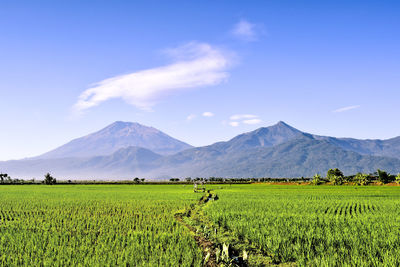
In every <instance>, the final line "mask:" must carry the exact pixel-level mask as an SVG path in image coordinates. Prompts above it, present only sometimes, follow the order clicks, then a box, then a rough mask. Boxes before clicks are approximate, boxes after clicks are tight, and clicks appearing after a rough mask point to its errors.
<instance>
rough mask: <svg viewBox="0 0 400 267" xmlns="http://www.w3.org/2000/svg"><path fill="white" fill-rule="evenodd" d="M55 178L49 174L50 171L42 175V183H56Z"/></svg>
mask: <svg viewBox="0 0 400 267" xmlns="http://www.w3.org/2000/svg"><path fill="white" fill-rule="evenodd" d="M56 182H57V181H56V178H54V177H53V176H51V174H50V173H47V174H46V175H45V176H44V183H45V184H50V185H51V184H56Z"/></svg>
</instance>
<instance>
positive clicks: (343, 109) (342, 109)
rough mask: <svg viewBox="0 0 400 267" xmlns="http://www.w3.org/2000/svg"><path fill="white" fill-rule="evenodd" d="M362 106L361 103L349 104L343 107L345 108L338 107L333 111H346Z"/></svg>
mask: <svg viewBox="0 0 400 267" xmlns="http://www.w3.org/2000/svg"><path fill="white" fill-rule="evenodd" d="M360 107H361V106H360V105H355V106H348V107H343V108H339V109H336V110H334V111H333V112H334V113H340V112H345V111H349V110H352V109H357V108H360Z"/></svg>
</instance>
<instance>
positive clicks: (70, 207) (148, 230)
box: [0, 185, 203, 266]
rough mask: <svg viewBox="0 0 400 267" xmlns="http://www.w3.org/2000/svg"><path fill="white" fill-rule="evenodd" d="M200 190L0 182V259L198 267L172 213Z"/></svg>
mask: <svg viewBox="0 0 400 267" xmlns="http://www.w3.org/2000/svg"><path fill="white" fill-rule="evenodd" d="M190 189H192V188H190ZM198 197H199V196H198V195H195V194H193V191H192V190H189V189H187V188H186V187H184V186H182V185H180V186H175V185H157V186H151V185H140V186H129V185H64V186H63V185H56V186H40V185H30V186H29V185H21V186H0V265H1V266H15V265H24V266H41V265H45V266H54V265H57V266H60V265H62V266H93V265H96V266H99V265H101V266H116V265H117V266H122V265H124V266H126V265H130V266H200V265H201V262H202V260H203V255H202V251H201V250H200V249H199V248H198V247H197V245H196V242H195V240H194V239H193V237H192V236H190V234H189V232H188V231H187V229H186V228H185V227H183V226H182V225H181V224H179V223H178V222H177V221H176V220H175V218H174V212H175V211H176V210H179V209H184V208H186V207H188V206H189V204H191V203H193V202H194V201H195V200H196V199H197V198H198Z"/></svg>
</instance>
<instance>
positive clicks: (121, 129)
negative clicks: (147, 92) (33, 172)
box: [37, 121, 192, 159]
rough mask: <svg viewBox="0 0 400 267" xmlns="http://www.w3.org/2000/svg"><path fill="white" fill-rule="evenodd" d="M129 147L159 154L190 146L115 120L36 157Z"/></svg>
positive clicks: (109, 151) (99, 152)
mask: <svg viewBox="0 0 400 267" xmlns="http://www.w3.org/2000/svg"><path fill="white" fill-rule="evenodd" d="M130 146H137V147H143V148H147V149H150V150H152V151H154V152H156V153H159V154H162V155H168V154H174V153H177V152H179V151H182V150H185V149H188V148H191V147H192V146H191V145H189V144H186V143H184V142H182V141H179V140H177V139H175V138H172V137H171V136H169V135H167V134H165V133H163V132H161V131H159V130H157V129H155V128H153V127H147V126H144V125H141V124H139V123H133V122H122V121H116V122H114V123H113V124H111V125H109V126H107V127H105V128H104V129H102V130H100V131H98V132H95V133H92V134H89V135H87V136H84V137H81V138H78V139H75V140H72V141H71V142H69V143H67V144H65V145H63V146H61V147H58V148H56V149H54V150H52V151H50V152H47V153H45V154H43V155H41V156H39V157H37V158H40V159H52V158H53V159H54V158H69V157H78V158H83V157H93V156H103V155H110V154H112V153H114V152H116V151H117V150H119V149H121V148H127V147H130Z"/></svg>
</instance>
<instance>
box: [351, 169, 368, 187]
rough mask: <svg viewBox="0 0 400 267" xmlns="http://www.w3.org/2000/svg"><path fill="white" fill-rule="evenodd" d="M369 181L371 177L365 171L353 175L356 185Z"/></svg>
mask: <svg viewBox="0 0 400 267" xmlns="http://www.w3.org/2000/svg"><path fill="white" fill-rule="evenodd" d="M370 181H371V178H370V176H369V175H368V174H365V173H360V172H359V173H357V174H356V176H354V182H355V183H356V184H357V185H367V184H368V183H369V182H370Z"/></svg>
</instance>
